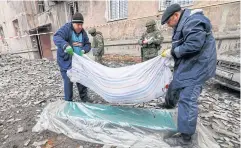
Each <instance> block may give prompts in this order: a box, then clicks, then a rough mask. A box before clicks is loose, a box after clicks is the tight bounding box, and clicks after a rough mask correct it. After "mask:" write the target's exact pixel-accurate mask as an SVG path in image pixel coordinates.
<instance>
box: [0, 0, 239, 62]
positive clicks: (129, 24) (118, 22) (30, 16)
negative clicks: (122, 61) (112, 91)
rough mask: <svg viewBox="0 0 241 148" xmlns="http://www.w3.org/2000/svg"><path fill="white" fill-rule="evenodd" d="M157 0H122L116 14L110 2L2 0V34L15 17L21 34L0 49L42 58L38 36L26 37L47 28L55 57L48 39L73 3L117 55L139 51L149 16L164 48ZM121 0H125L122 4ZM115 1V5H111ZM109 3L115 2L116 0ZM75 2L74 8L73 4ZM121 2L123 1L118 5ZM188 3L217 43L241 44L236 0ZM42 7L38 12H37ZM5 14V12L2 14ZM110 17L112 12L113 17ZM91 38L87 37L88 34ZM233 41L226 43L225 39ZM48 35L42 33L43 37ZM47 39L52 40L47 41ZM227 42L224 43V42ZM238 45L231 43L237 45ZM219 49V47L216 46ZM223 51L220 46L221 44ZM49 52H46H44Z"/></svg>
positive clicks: (167, 34)
mask: <svg viewBox="0 0 241 148" xmlns="http://www.w3.org/2000/svg"><path fill="white" fill-rule="evenodd" d="M163 1H164V0H157V1H127V0H126V1H122V3H120V2H118V1H115V2H118V3H119V4H118V5H119V7H123V8H124V9H118V11H116V10H115V11H116V14H117V13H118V15H116V14H115V15H113V14H112V15H111V14H110V11H113V10H111V9H110V5H111V4H110V1H109V0H106V1H77V2H73V1H65V2H58V3H54V2H51V1H43V5H44V7H43V8H42V7H41V5H38V3H37V2H38V1H18V2H16V1H8V2H7V1H1V2H0V3H1V5H0V8H1V9H0V17H1V18H3V19H1V20H0V27H2V28H3V31H4V36H5V38H8V37H12V36H15V35H16V32H14V27H13V21H14V20H16V19H18V24H19V30H20V33H21V35H22V36H23V35H26V37H20V38H16V39H11V40H10V39H9V40H6V42H5V41H3V40H1V41H0V52H2V53H7V52H11V53H19V54H21V55H22V56H24V57H26V58H41V54H42V51H41V49H39V48H41V47H39V46H38V45H37V43H38V42H39V41H38V40H40V38H37V37H38V36H33V37H29V36H28V35H30V34H34V33H48V32H51V33H50V34H49V35H50V36H48V37H47V38H48V39H47V40H49V39H50V41H48V44H50V47H48V48H50V52H51V53H52V55H51V56H52V57H53V58H56V47H55V45H54V43H53V41H52V36H53V33H54V32H56V31H57V29H58V28H60V27H61V26H62V25H63V24H64V23H66V22H68V21H70V20H71V9H70V6H71V5H72V6H75V7H74V8H73V12H76V11H79V12H81V13H82V14H83V15H84V19H85V24H84V27H85V29H86V30H88V29H90V28H91V27H96V29H97V30H99V31H101V32H102V33H103V36H104V38H105V53H106V54H107V55H108V54H118V55H123V54H124V55H131V56H137V57H138V56H140V46H139V45H138V44H137V40H138V39H139V38H140V37H141V35H142V33H144V32H145V30H146V28H145V23H146V22H147V21H148V20H149V19H154V20H156V22H157V27H158V28H159V29H160V30H161V31H162V33H163V36H164V44H163V48H166V47H167V46H168V45H170V41H171V34H172V29H171V28H167V27H166V26H161V25H160V19H161V16H162V14H163V12H164V10H165V9H163V8H162V6H161V4H162V3H161V2H163ZM124 2H125V3H124ZM114 4H115V5H114ZM114 4H112V5H113V6H116V5H117V4H116V3H114ZM76 5H77V7H76ZM120 5H121V6H120ZM186 7H188V8H191V9H203V10H204V13H205V15H207V16H208V17H209V18H210V20H211V23H212V25H213V32H214V35H215V37H216V39H217V47H225V50H228V49H229V48H232V49H234V48H233V46H235V47H237V46H238V47H240V42H239V38H240V35H239V31H240V11H239V10H240V2H239V1H238V0H230V1H220V0H218V1H212V0H208V1H190V4H188V5H187V6H186ZM40 10H41V11H40ZM6 14H9V15H8V16H6ZM111 17H114V18H115V17H116V18H117V19H113V18H111ZM89 38H90V40H91V36H89ZM230 38H232V40H231V42H235V44H229V42H228V41H229V40H230ZM45 40H46V38H45ZM49 42H50V43H49ZM224 43H225V45H223V44H224ZM236 49H237V48H235V50H236ZM220 51H221V50H220ZM222 51H223V49H222ZM48 52H49V51H48Z"/></svg>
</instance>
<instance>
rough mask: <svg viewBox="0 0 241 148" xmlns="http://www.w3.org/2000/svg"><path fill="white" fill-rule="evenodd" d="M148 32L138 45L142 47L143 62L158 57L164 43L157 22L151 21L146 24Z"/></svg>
mask: <svg viewBox="0 0 241 148" xmlns="http://www.w3.org/2000/svg"><path fill="white" fill-rule="evenodd" d="M146 28H147V31H146V32H145V33H144V34H143V35H142V37H141V39H140V40H139V41H138V44H139V45H141V46H142V47H141V58H142V62H144V61H147V60H149V59H152V58H154V57H156V56H157V55H158V51H159V50H160V49H161V44H162V42H163V36H162V34H161V32H160V31H159V30H158V29H156V22H155V20H150V21H148V22H147V23H146Z"/></svg>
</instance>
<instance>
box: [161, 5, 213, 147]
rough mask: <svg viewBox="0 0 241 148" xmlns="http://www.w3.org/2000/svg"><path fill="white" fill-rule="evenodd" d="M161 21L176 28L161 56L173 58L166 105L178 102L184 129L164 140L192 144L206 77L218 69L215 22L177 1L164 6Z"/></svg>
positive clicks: (209, 76) (180, 123) (199, 11)
mask: <svg viewBox="0 0 241 148" xmlns="http://www.w3.org/2000/svg"><path fill="white" fill-rule="evenodd" d="M161 23H162V25H163V24H167V25H168V27H172V28H173V36H172V48H171V49H167V50H164V51H163V52H162V53H161V56H162V57H173V58H174V62H175V64H174V73H173V80H172V82H171V84H170V87H169V89H168V92H167V96H166V98H165V106H166V107H174V106H175V105H176V103H177V102H178V132H179V133H181V134H180V136H178V137H171V138H167V139H165V141H166V142H167V143H168V144H170V145H171V146H178V145H185V144H190V143H191V136H192V135H193V134H194V133H195V130H196V124H197V117H198V104H197V99H198V97H199V95H200V93H201V91H202V86H203V84H204V83H205V81H207V80H208V79H209V78H211V77H213V76H214V75H215V71H216V60H217V54H216V45H215V39H214V37H213V35H212V32H211V29H212V26H211V23H210V21H209V19H208V18H207V17H205V16H204V14H203V12H202V10H200V9H197V10H190V9H184V10H182V9H181V7H180V5H178V4H173V5H171V6H169V7H168V8H167V9H166V10H165V12H164V14H163V16H162V20H161Z"/></svg>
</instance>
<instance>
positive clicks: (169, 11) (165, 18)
mask: <svg viewBox="0 0 241 148" xmlns="http://www.w3.org/2000/svg"><path fill="white" fill-rule="evenodd" d="M180 10H181V6H180V5H179V4H172V5H171V6H169V7H167V8H166V10H165V12H164V13H163V15H162V20H161V24H162V25H164V24H165V23H166V22H167V21H168V19H169V18H170V17H171V16H172V15H173V14H174V13H175V12H178V11H180Z"/></svg>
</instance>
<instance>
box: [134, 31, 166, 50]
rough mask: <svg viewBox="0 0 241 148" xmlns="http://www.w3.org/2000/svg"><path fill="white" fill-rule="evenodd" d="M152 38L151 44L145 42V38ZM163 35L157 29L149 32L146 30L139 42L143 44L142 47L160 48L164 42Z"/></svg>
mask: <svg viewBox="0 0 241 148" xmlns="http://www.w3.org/2000/svg"><path fill="white" fill-rule="evenodd" d="M145 39H146V40H152V43H151V44H143V43H142V42H143V41H144V40H145ZM163 39H164V38H163V36H162V34H161V32H160V31H159V30H155V31H153V32H150V33H147V32H145V33H144V34H143V35H142V36H141V39H140V40H139V41H138V43H139V44H140V45H141V46H142V48H157V49H158V50H160V49H161V44H162V42H163Z"/></svg>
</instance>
